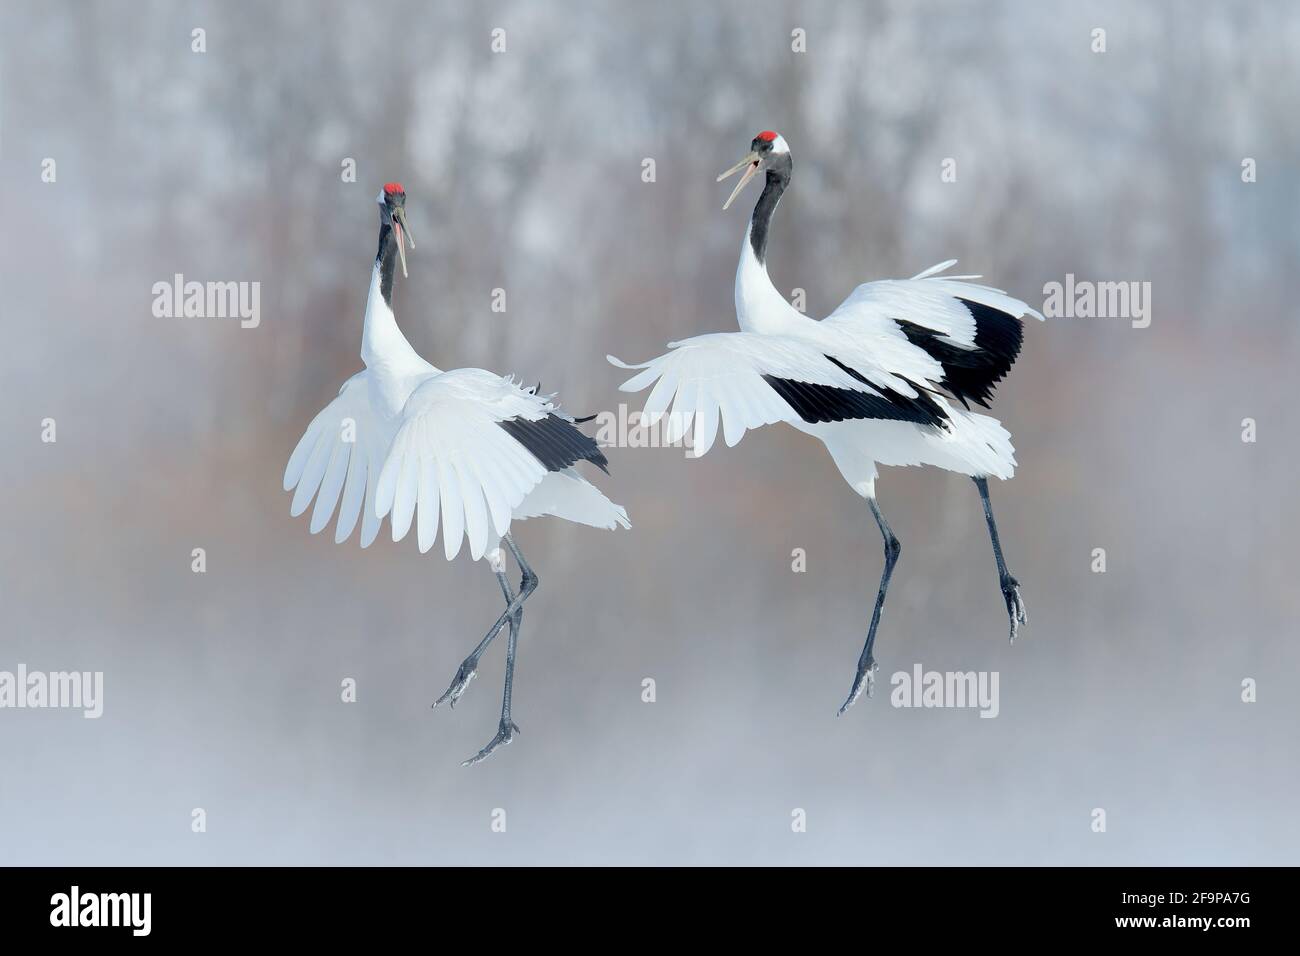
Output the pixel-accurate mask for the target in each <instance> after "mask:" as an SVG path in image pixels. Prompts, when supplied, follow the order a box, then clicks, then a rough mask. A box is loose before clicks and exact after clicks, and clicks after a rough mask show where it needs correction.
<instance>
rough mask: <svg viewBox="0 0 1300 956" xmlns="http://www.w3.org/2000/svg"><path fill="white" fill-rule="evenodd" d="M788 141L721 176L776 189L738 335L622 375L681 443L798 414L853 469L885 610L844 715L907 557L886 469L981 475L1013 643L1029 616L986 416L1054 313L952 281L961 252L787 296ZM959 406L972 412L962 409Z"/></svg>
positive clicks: (680, 349) (755, 151)
mask: <svg viewBox="0 0 1300 956" xmlns="http://www.w3.org/2000/svg"><path fill="white" fill-rule="evenodd" d="M791 169H792V164H791V159H790V147H789V146H788V145H787V144H786V141H785V139H784V137H782V136H780V135H778V134H777V133H774V132H771V131H770V130H769V131H764V132H762V133H759V134H758V135H757V136H756V137H754V140H753V142H752V143H751V144H750V152H749V154H748V155H747V156H745V158H744V159H742V160H741V161H740V162H738V163H737V164H736V165H735V166H733V167H731V168H730V169H729V170H727V171H726V172H725V173H723V174H722V175H721V176H719V177H718V181H719V182H721V181H722V180H723V179H726V178H727V177H728V176H731V175H734V174H735V173H739V172H742V171H743V173H744V174H743V175H742V176H741V178H740V181H739V182H738V183H737V184H736V188H735V189H734V190H733V191H732V193H731V195H730V197H728V199H727V201H726V203H725V204H724V205H723V208H724V209H726V208H727V207H728V206H730V205H731V202H732V200H734V199H735V198H736V196H737V195H738V194H739V193H740V191H741V189H743V188H744V187H745V184H746V183H748V182H749V181H750V180H751V179H753V178H754V177H756V176H757V175H758V174H759V173H760V172H765V173H766V184H765V185H764V187H763V192H762V194H761V195H760V196H759V197H758V202H757V204H756V205H755V206H754V212H753V215H752V216H751V217H750V222H749V228H748V229H747V230H746V232H745V241H744V244H743V245H742V246H741V250H740V265H739V267H738V268H737V270H736V317H737V319H738V320H739V324H740V328H741V331H739V332H723V333H714V334H709V335H699V336H695V337H693V338H689V339H684V340H682V341H680V342H670V343H668V347H669V349H670V351H669V352H667V353H666V354H664V355H661V356H659V357H658V358H654V359H651V360H650V361H649V362H644V363H642V364H640V365H627V364H625V363H623V362H621V361H619V360H618V359H616V358H614V357H613V356H609V360H610V361H611V362H612V363H613V364H615V365H617V366H619V367H620V368H627V369H641V370H642V371H640V372H638V374H636V375H635V376H633V377H632V378H631V379H629V380H628V381H627V382H625V383H624V384H623V385H622V390H623V391H626V392H637V391H640V390H642V389H644V388H646V387H647V386H649V385H652V384H653V385H654V388H653V389H652V390H651V392H650V395H649V396H648V398H647V399H646V403H645V409H644V411H643V413H642V421H643V422H644V423H647V424H653V423H655V422H657V421H658V420H659V419H660V418H661V417H662V416H663V415H664V414H665V413H666V412H667V410H668V407H669V405H670V404H671V405H672V414H671V416H670V417H669V420H668V424H667V426H666V433H665V435H664V438H665V440H666V441H668V442H669V443H672V442H676V441H678V440H680V439H681V438H682V437H683V436H684V435H685V433H686V431H687V430H688V429H689V428H690V426H691V424H692V422H693V423H694V426H695V431H694V438H693V447H694V453H695V455H696V456H699V455H703V454H704V453H705V452H707V451H708V450H709V448H711V447H712V445H713V442H714V440H715V438H716V436H717V432H718V427H719V424H721V427H722V436H723V439H724V440H725V441H726V443H727V445H728V446H732V445H735V444H736V443H737V442H738V441H740V439H741V436H743V435H744V433H745V430H746V429H750V428H757V427H758V426H760V425H769V424H772V423H774V422H788V423H789V424H791V425H793V426H794V427H795V428H797V429H799V430H800V431H803V432H806V433H808V434H809V435H812V436H814V437H816V438H819V439H821V441H822V443H823V444H824V445H825V446H826V448H827V450H828V451H829V452H830V454H831V457H832V458H833V459H834V460H835V464H836V465H837V466H838V467H839V470H840V473H841V474H842V475H843V476H844V479H845V480H846V481H847V482H848V483H849V485H850V486H852V488H853V490H854V491H856V492H857V493H858V494H859V495H861V496H862V497H864V498H866V499H867V503H868V504H869V505H870V507H871V513H872V515H874V516H875V519H876V524H877V525H878V526H879V527H880V534H881V536H882V537H883V539H884V545H885V566H884V571H883V573H882V574H881V577H880V587H879V590H878V592H877V595H876V606H875V610H874V611H873V612H872V615H871V625H870V627H869V629H868V631H867V639H866V643H865V644H864V646H863V648H862V654H861V656H860V657H859V659H858V666H857V672H856V674H855V676H854V679H853V686H852V688H851V689H850V691H849V695H848V698H847V699H846V700H845V701H844V704H843V706H842V707H840V711H839V712H840V713H841V714H843V713H844V712H845V711H846V710H847V709H848V708H849V707H850V706H852V704H853V703H854V701H856V700H857V699H858V697H859V696H860V695H861V694H862V692H863V690H864V689H865V690H866V691H867V693H868V695H870V693H871V691H872V687H873V682H874V674H875V671H876V662H875V658H874V657H873V656H872V648H873V647H874V645H875V641H876V629H877V627H878V626H879V624H880V614H881V609H882V608H883V607H884V604H885V592H886V590H887V589H888V588H889V579H890V576H891V575H892V574H893V572H894V565H895V563H896V562H897V561H898V555H899V550H900V548H899V543H898V538H896V537H895V536H894V533H893V531H892V530H890V527H889V524H888V523H887V522H886V521H885V517H884V515H883V514H882V513H881V510H880V506H879V504H877V502H876V474H877V465H934V466H936V467H938V468H944V469H947V470H948V471H953V472H957V473H958V474H962V475H969V476H970V477H971V478H973V479H974V481H975V485H976V486H977V487H978V489H979V493H980V498H981V499H982V501H983V504H984V517H985V519H986V521H987V522H988V528H989V536H990V537H991V539H992V542H993V555H994V557H995V558H996V559H997V567H998V581H999V586H1000V587H1001V589H1002V595H1003V597H1004V599H1005V601H1006V605H1007V613H1008V615H1009V616H1010V619H1011V640H1012V641H1014V640H1015V638H1016V633H1017V631H1018V630H1019V628H1020V626H1021V625H1022V624H1024V623H1026V615H1025V603H1024V601H1023V600H1022V599H1021V596H1020V584H1019V582H1018V581H1017V580H1016V579H1015V578H1014V577H1012V575H1011V573H1010V572H1009V571H1008V570H1007V566H1006V562H1005V561H1004V560H1003V557H1002V546H1001V544H1000V542H999V541H998V529H997V524H996V523H995V522H994V520H993V510H992V507H991V505H990V504H989V495H988V479H989V478H990V477H995V478H1002V479H1007V478H1010V477H1011V476H1012V473H1013V472H1014V470H1015V464H1016V461H1015V457H1014V453H1013V449H1012V447H1011V436H1010V435H1009V434H1007V431H1006V429H1004V428H1003V427H1002V425H1001V424H1000V423H999V422H998V421H997V420H996V419H993V418H990V417H989V416H987V415H978V414H975V413H973V412H971V411H970V410H969V408H970V405H969V403H970V402H976V403H978V404H980V405H984V406H985V407H987V405H988V400H989V398H990V397H991V396H992V393H993V387H994V385H995V384H996V383H997V382H999V381H1000V380H1001V379H1002V378H1003V377H1004V376H1005V375H1006V374H1007V372H1008V371H1009V370H1010V368H1011V364H1012V363H1013V362H1014V361H1015V358H1016V355H1017V354H1018V353H1019V352H1020V344H1021V340H1022V338H1023V336H1024V328H1023V325H1022V322H1021V317H1022V316H1025V315H1032V316H1034V317H1035V318H1037V319H1040V320H1041V319H1042V318H1043V316H1042V315H1040V314H1039V313H1038V312H1036V311H1034V310H1033V309H1031V308H1030V307H1029V306H1028V305H1026V304H1025V303H1024V302H1021V301H1019V300H1017V299H1014V298H1012V297H1011V296H1009V295H1007V294H1006V293H1004V292H1002V291H1000V290H998V289H992V288H989V287H988V286H983V285H977V284H975V283H973V282H971V281H969V280H972V279H978V278H980V277H979V276H943V275H941V273H943V272H944V271H945V270H946V269H948V268H949V267H950V266H952V265H954V262H955V260H954V261H948V262H943V263H940V264H939V265H936V266H933V267H931V268H929V269H926V270H925V271H924V272H922V273H920V274H919V275H917V276H915V277H914V278H911V279H901V280H900V279H887V280H883V281H879V282H868V283H866V284H865V285H860V286H858V287H857V288H856V289H854V290H853V292H852V294H850V295H849V297H848V298H847V299H845V300H844V302H843V303H842V304H841V305H840V306H839V308H837V309H836V310H835V311H834V312H832V313H831V314H830V315H829V316H827V317H826V318H825V319H822V320H821V321H817V320H815V319H811V318H809V317H808V316H805V315H804V314H802V313H801V312H799V311H798V310H797V309H795V308H794V307H793V306H791V305H790V304H789V303H788V302H787V301H786V300H785V299H784V298H783V297H782V296H781V294H780V293H779V292H778V291H777V290H776V288H775V286H773V285H772V280H771V279H769V278H768V275H767V265H766V261H767V238H768V232H769V228H770V226H771V222H772V213H773V211H774V210H775V209H776V205H777V203H778V202H779V201H780V199H781V195H782V194H783V193H784V192H785V190H786V187H787V186H789V184H790V174H791ZM959 405H960V407H958V406H959Z"/></svg>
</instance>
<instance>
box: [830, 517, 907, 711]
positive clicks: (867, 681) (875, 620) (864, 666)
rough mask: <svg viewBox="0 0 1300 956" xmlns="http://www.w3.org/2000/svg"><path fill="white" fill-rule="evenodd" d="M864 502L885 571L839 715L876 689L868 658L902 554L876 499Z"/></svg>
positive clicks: (873, 668) (872, 660)
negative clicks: (881, 548)
mask: <svg viewBox="0 0 1300 956" xmlns="http://www.w3.org/2000/svg"><path fill="white" fill-rule="evenodd" d="M867 502H868V504H870V505H871V513H872V514H873V515H875V516H876V524H878V525H879V526H880V536H881V537H882V538H883V539H884V543H885V570H884V571H882V572H881V574H880V592H879V593H878V594H877V595H876V609H875V611H873V612H872V614H871V629H870V630H869V631H867V643H866V644H865V645H864V646H863V648H862V656H861V657H859V658H858V672H857V674H856V675H855V676H854V678H853V688H852V689H851V690H850V691H849V697H848V700H846V701H844V705H843V706H842V707H840V714H841V715H843V714H844V712H845V711H846V710H848V709H849V708H850V707H852V706H853V703H854V701H856V700H857V699H858V698H859V697H861V696H862V691H863V690H864V689H865V690H866V692H867V696H868V697H870V696H871V694H872V691H873V690H874V689H875V686H874V685H875V680H876V659H875V658H874V657H872V656H871V648H872V647H873V646H874V645H875V643H876V628H877V627H879V626H880V612H881V611H882V610H883V609H884V607H885V592H886V591H888V590H889V578H890V576H891V575H892V574H893V573H894V565H895V564H896V563H897V562H898V555H899V553H900V552H901V551H902V550H903V546H902V545H901V544H899V543H898V539H897V538H896V537H894V532H893V531H891V530H890V527H889V523H888V522H887V521H885V516H884V515H883V514H881V513H880V505H878V504H876V499H875V497H874V496H873V497H870V498H868V499H867Z"/></svg>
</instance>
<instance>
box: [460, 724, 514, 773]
mask: <svg viewBox="0 0 1300 956" xmlns="http://www.w3.org/2000/svg"><path fill="white" fill-rule="evenodd" d="M517 733H519V727H518V726H517V725H516V724H515V723H514V722H512V721H509V720H506V719H504V718H502V720H501V726H500V727H499V728H498V730H497V735H496V736H495V737H493V738H492V739H491V740H490V741H488V745H487V746H486V747H484V748H483V749H482V750H480V751H479V752H478V753H476V754H475V755H474V756H472V757H470V758H469V759H468V760H466V761H465V762H464V763H462V764H461V766H462V767H472V766H474V764H476V763H478V762H479V761H481V760H487V758H488V757H490V756H492V751H494V750H496V749H497V748H498V747H504V746H505V745H506V744H508V743H510V742H511V741H512V740H514V739H515V734H517Z"/></svg>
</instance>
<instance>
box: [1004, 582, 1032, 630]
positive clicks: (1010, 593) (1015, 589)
mask: <svg viewBox="0 0 1300 956" xmlns="http://www.w3.org/2000/svg"><path fill="white" fill-rule="evenodd" d="M1002 597H1003V599H1005V600H1006V602H1007V616H1008V617H1010V618H1011V643H1013V644H1014V643H1015V641H1016V635H1017V634H1019V633H1020V627H1021V625H1023V624H1028V623H1029V615H1028V613H1027V612H1026V610H1025V599H1024V598H1023V597H1021V596H1020V582H1019V581H1017V580H1016V579H1015V578H1013V577H1012V576H1011V575H1009V574H1008V575H1006V576H1005V577H1004V578H1003V579H1002Z"/></svg>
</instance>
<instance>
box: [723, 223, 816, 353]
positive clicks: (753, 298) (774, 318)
mask: <svg viewBox="0 0 1300 956" xmlns="http://www.w3.org/2000/svg"><path fill="white" fill-rule="evenodd" d="M751 229H753V224H752V223H751V224H750V226H749V228H747V229H746V230H745V241H744V242H743V243H741V246H740V264H739V265H738V266H736V319H737V321H738V322H739V323H740V328H741V331H744V332H758V333H762V334H766V335H779V334H781V333H783V332H788V331H790V330H791V328H792V327H795V326H799V325H802V324H804V323H805V322H808V321H809V319H808V317H807V316H805V315H804V314H803V313H801V312H800V311H799V310H798V309H796V308H795V307H794V306H792V305H791V304H790V303H789V302H787V301H786V300H785V297H784V296H782V295H781V293H780V292H778V291H777V289H776V286H774V285H773V284H772V280H771V279H770V278H769V277H768V274H767V266H766V265H765V264H764V263H762V262H759V261H758V256H756V255H754V247H753V245H751V244H750V241H749V233H750V230H751Z"/></svg>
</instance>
